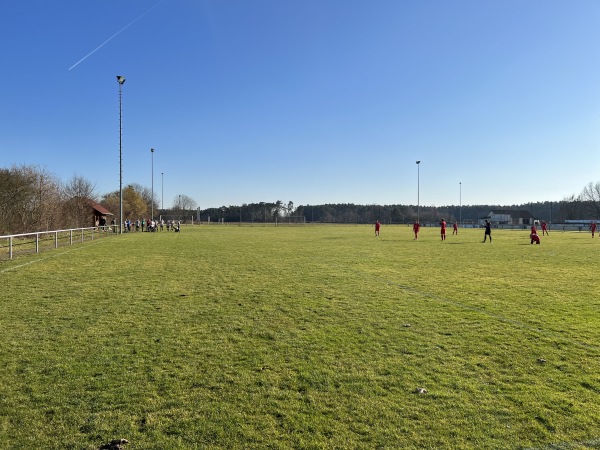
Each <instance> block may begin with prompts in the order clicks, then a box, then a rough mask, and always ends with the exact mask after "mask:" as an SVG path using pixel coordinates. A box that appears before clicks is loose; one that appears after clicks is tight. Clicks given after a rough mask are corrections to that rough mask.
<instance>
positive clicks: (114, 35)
mask: <svg viewBox="0 0 600 450" xmlns="http://www.w3.org/2000/svg"><path fill="white" fill-rule="evenodd" d="M162 2H163V0H159V1H158V3H156V4H155V5H154V6H153V7H152V8H150V9H149V10H148V11H146V12H145V13H143V14H141V15H140V16H138V17H136V18H135V19H133V20H132V21H131V22H129V23H128V24H127V25H125V26H124V27H123V28H121V29H120V30H119V31H117V32H116V33H115V34H113V35H112V36H111V37H109V38H108V39H107V40H105V41H104V42H103V43H102V44H100V45H99V46H98V47H96V48H95V49H94V50H92V51H91V52H89V53H88V54H87V55H85V56H84V57H83V58H81V59H80V60H79V61H77V62H76V63H75V64H73V65H72V66H71V67H69V70H71V69H73V68H74V67H77V66H78V65H79V64H80V63H82V62H83V61H85V60H86V59H88V58H89V57H90V56H92V55H93V54H94V53H96V52H97V51H98V50H100V49H101V48H102V47H104V46H105V45H106V44H108V43H109V42H110V41H112V40H113V39H114V38H116V37H117V36H118V35H119V34H121V33H122V32H123V31H125V30H126V29H127V28H129V27H130V26H131V25H133V24H134V23H136V22H137V21H138V20H140V19H141V18H142V17H144V16H145V15H146V14H148V13H149V12H150V11H152V10H153V9H154V8H156V7H157V6H158V5H160V4H161V3H162Z"/></svg>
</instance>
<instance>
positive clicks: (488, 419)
mask: <svg viewBox="0 0 600 450" xmlns="http://www.w3.org/2000/svg"><path fill="white" fill-rule="evenodd" d="M410 231H411V230H410V228H409V227H404V226H398V227H390V226H387V227H386V226H384V227H382V233H381V237H380V238H375V237H374V236H373V228H372V227H366V226H364V227H363V226H349V227H343V226H341V227H333V226H315V227H311V226H307V227H291V228H287V227H277V228H274V227H272V228H269V227H237V226H210V227H207V226H200V227H196V228H194V229H190V228H184V229H183V232H182V233H180V234H176V233H167V232H163V233H152V234H151V233H131V234H127V235H123V236H118V237H116V238H115V239H102V240H97V241H93V242H87V243H81V244H78V245H76V246H73V247H68V248H60V249H57V250H52V251H49V252H45V253H42V254H39V255H30V256H25V257H21V258H17V259H15V260H13V261H5V262H2V263H0V282H1V286H2V299H1V300H0V342H1V344H2V345H1V346H0V364H1V366H2V370H1V371H0V448H17V449H18V448H23V449H30V448H40V449H41V448H43V449H63V448H75V449H96V448H98V447H99V446H100V445H102V444H105V443H107V442H109V441H110V440H111V439H115V438H121V437H124V438H127V439H128V440H129V441H130V444H129V445H128V446H127V448H129V449H144V450H146V449H190V448H198V449H204V448H208V449H236V448H237V449H242V448H270V449H286V448H298V449H320V448H365V449H371V448H389V449H395V448H431V449H434V448H436V449H437V448H453V449H457V448H465V449H498V448H538V449H554V448H561V449H562V448H569V449H571V448H600V428H599V426H600V364H599V362H600V314H599V313H600V297H599V295H598V293H599V292H600V289H599V288H600V282H599V281H598V268H597V261H598V258H597V256H598V252H599V251H600V239H591V237H590V235H589V234H588V233H553V234H552V235H551V236H550V237H548V238H542V244H541V245H530V244H529V240H528V232H526V231H498V230H494V231H493V237H494V241H493V243H492V244H489V243H486V244H483V243H481V241H482V238H483V231H482V230H467V229H461V230H459V232H460V234H459V235H458V236H452V235H448V238H447V240H446V242H441V241H440V240H439V236H438V230H437V229H429V228H425V229H423V230H422V232H421V235H420V240H419V241H418V242H415V241H413V240H412V236H411V232H410ZM541 360H545V362H543V361H541ZM418 387H422V388H425V389H427V391H428V392H427V393H426V394H423V395H421V394H417V393H416V392H415V390H416V388H418Z"/></svg>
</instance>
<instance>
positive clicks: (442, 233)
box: [440, 219, 446, 241]
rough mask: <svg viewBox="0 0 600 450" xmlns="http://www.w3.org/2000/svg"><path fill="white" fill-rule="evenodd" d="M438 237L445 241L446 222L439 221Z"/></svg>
mask: <svg viewBox="0 0 600 450" xmlns="http://www.w3.org/2000/svg"><path fill="white" fill-rule="evenodd" d="M440 235H441V236H442V241H445V240H446V221H445V220H444V219H442V220H441V221H440Z"/></svg>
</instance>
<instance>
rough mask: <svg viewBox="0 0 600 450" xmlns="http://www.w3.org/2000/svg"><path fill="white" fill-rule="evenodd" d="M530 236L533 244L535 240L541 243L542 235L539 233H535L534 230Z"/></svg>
mask: <svg viewBox="0 0 600 450" xmlns="http://www.w3.org/2000/svg"><path fill="white" fill-rule="evenodd" d="M529 237H530V238H531V243H532V244H533V243H534V242H535V243H536V244H539V243H540V237H539V236H538V235H537V233H533V232H532V233H531V234H530V235H529Z"/></svg>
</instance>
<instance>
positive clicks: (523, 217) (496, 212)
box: [479, 209, 535, 225]
mask: <svg viewBox="0 0 600 450" xmlns="http://www.w3.org/2000/svg"><path fill="white" fill-rule="evenodd" d="M486 219H487V220H489V221H490V223H491V224H492V225H533V222H534V221H535V217H534V216H533V214H531V213H530V212H529V211H527V210H524V209H521V210H512V209H493V210H491V211H490V212H489V213H488V214H487V216H485V217H482V218H481V219H479V225H483V224H484V223H485V221H486Z"/></svg>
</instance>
